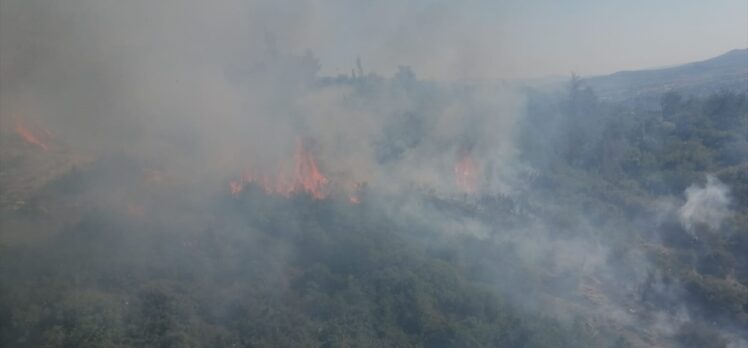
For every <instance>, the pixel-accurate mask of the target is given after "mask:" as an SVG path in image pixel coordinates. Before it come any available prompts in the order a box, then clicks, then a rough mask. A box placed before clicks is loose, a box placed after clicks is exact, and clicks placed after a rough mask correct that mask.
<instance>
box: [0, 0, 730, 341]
mask: <svg viewBox="0 0 748 348" xmlns="http://www.w3.org/2000/svg"><path fill="white" fill-rule="evenodd" d="M369 6H371V7H373V10H376V12H377V13H379V14H381V15H378V16H372V18H374V17H376V18H377V19H380V18H388V17H387V16H386V15H384V14H388V13H390V12H397V11H393V10H398V9H401V6H403V5H392V6H391V7H390V6H386V5H369ZM0 7H1V8H2V11H0V130H5V131H8V130H9V129H12V127H13V123H12V122H11V120H13V119H16V118H17V119H22V120H29V121H33V122H35V123H38V124H40V125H43V126H44V127H45V128H50V129H52V130H53V131H54V133H55V138H56V139H58V140H59V143H64V145H65V146H68V147H69V148H70V149H71V151H73V152H75V153H82V154H86V155H89V156H91V157H94V158H101V157H104V158H106V157H107V156H115V155H124V156H123V157H126V158H134V159H136V161H134V162H136V163H148V164H149V165H150V164H156V165H154V167H156V168H158V169H157V170H156V173H157V174H152V173H151V174H147V175H140V174H143V173H141V172H140V171H139V170H138V169H133V168H132V167H135V166H137V165H136V164H133V163H132V162H126V163H125V164H123V165H121V166H120V165H115V166H114V168H105V169H103V170H102V171H101V172H100V173H99V175H100V176H101V177H105V179H102V180H100V182H97V183H95V184H97V186H96V187H95V189H92V190H90V191H89V192H86V198H85V199H83V200H82V201H83V202H84V203H85V204H89V205H91V206H95V207H97V208H101V207H104V208H109V207H126V211H127V212H128V213H129V214H130V215H132V217H133V219H134V220H137V219H142V218H143V216H145V218H148V217H149V216H150V214H152V213H154V211H158V213H159V214H160V216H159V217H158V219H159V222H162V223H164V224H166V223H167V222H168V223H173V221H181V223H180V224H181V225H184V226H190V227H191V228H192V229H193V230H194V229H196V227H194V226H201V225H207V224H213V223H215V220H221V218H222V217H223V216H220V217H219V218H216V217H213V216H209V215H210V213H208V211H210V210H211V209H213V208H212V207H211V206H210V204H209V203H212V202H209V203H206V201H207V200H208V199H207V198H205V197H210V198H212V197H214V196H215V195H221V194H223V195H225V196H227V197H228V196H229V192H230V190H231V189H232V188H233V187H231V186H230V182H232V180H237V179H240V178H241V176H242V175H243V174H244V173H246V172H248V171H249V172H256V171H260V172H262V173H264V175H265V176H268V177H270V176H273V175H276V173H280V172H282V171H283V169H284V168H288V167H289V166H290V167H292V166H293V165H294V164H293V161H294V157H295V156H296V155H297V153H298V151H299V149H298V144H303V146H304V149H303V153H304V154H305V155H307V154H308V155H309V156H313V158H314V160H315V162H314V163H315V171H316V165H317V164H318V165H319V170H320V171H321V173H322V174H324V175H325V181H324V182H325V183H327V182H328V181H327V180H328V179H329V185H331V186H340V187H346V188H349V187H366V188H367V190H369V191H371V192H372V194H370V195H368V196H366V197H364V198H363V199H360V198H358V197H357V198H356V199H357V200H358V199H360V200H361V201H363V203H362V204H361V205H362V206H365V208H364V209H370V210H372V211H378V210H380V209H381V210H383V211H385V212H386V214H385V216H387V217H388V218H389V219H391V220H392V221H395V222H396V223H397V224H399V225H400V226H402V227H403V228H402V230H406V231H411V233H412V234H413V235H414V236H415V237H413V239H415V240H417V241H418V242H420V243H422V244H423V245H428V246H429V247H433V248H434V249H439V248H444V249H449V250H454V249H456V250H457V251H456V253H457V255H458V256H456V258H458V259H461V262H464V263H466V264H469V265H471V266H474V268H473V269H475V270H476V271H475V273H476V274H475V275H474V276H476V277H483V278H487V279H488V281H487V282H488V283H490V284H492V285H493V286H495V287H496V288H498V289H499V290H500V291H502V292H503V293H504V294H506V295H507V296H509V297H510V298H511V299H513V300H515V301H516V302H517V303H518V304H519V305H520V306H522V307H527V308H530V309H532V310H537V311H543V312H546V313H552V314H553V315H555V316H558V317H561V318H563V319H568V320H571V319H572V318H571V317H572V316H573V315H571V314H570V313H579V312H583V313H587V312H592V313H594V314H595V315H596V316H600V317H603V318H605V319H608V320H611V321H613V322H616V323H619V324H621V325H630V326H644V325H643V324H637V320H639V319H641V318H640V317H638V316H637V315H636V314H633V312H632V307H633V306H630V305H628V302H627V301H629V300H630V298H632V297H636V296H638V291H639V287H641V285H642V284H643V283H644V282H645V278H646V274H648V272H649V271H650V270H651V267H652V266H651V265H650V264H649V262H648V260H646V257H645V256H643V255H642V254H643V252H642V250H639V249H637V248H631V249H627V250H623V251H621V250H615V249H614V247H615V246H613V245H611V244H614V243H613V242H611V241H610V240H606V238H607V236H611V235H613V236H616V235H618V236H620V235H633V232H632V231H628V230H625V229H624V228H622V227H620V226H622V225H624V223H620V220H621V219H620V218H619V217H614V218H610V219H609V220H610V221H603V222H599V221H595V222H592V220H594V219H592V218H591V217H590V216H588V214H586V213H579V212H581V211H585V209H586V207H583V206H581V204H580V205H579V206H568V205H567V202H565V201H564V200H563V198H562V197H560V196H562V195H563V194H569V193H566V192H562V193H561V194H557V193H556V192H542V193H535V194H533V193H530V192H528V191H530V190H529V187H530V186H532V184H533V183H532V180H533V179H534V177H535V176H536V175H527V173H528V172H529V170H528V169H527V167H526V166H527V165H526V164H524V163H521V162H520V161H519V159H518V150H517V142H518V140H519V139H517V137H518V134H519V133H520V132H519V131H518V123H519V122H518V121H519V120H520V117H521V114H522V110H523V105H524V102H525V98H524V96H523V95H522V94H521V93H520V92H519V91H517V90H516V89H513V88H511V87H508V86H504V85H502V84H482V85H480V84H471V85H465V84H461V83H446V82H438V81H433V80H427V79H421V78H419V75H418V69H419V67H420V65H419V66H416V67H415V68H414V69H412V68H409V67H407V66H400V67H399V69H398V70H397V71H396V72H395V73H394V74H393V75H391V76H380V75H377V74H376V73H373V72H370V73H368V74H366V75H363V76H361V75H362V74H361V71H359V74H358V75H359V76H355V77H354V76H348V75H342V76H336V77H330V76H323V74H322V73H321V71H326V72H329V71H330V70H331V69H330V68H327V67H326V65H325V64H327V63H328V62H326V61H321V60H320V59H318V58H317V56H316V55H315V51H318V50H322V51H323V52H322V56H326V55H329V54H331V53H329V52H326V51H324V50H325V49H329V48H330V45H331V43H330V40H333V39H331V38H330V37H331V36H334V37H335V38H334V40H342V39H341V38H340V37H338V36H339V35H342V34H340V32H341V31H344V30H341V29H340V28H330V27H329V26H330V25H331V24H329V23H334V22H335V21H336V20H337V19H335V20H333V19H332V18H333V17H336V16H338V17H340V15H341V14H345V13H349V12H351V11H359V10H361V9H360V8H359V7H356V6H350V5H347V4H340V3H336V4H333V5H330V4H321V3H319V2H316V1H301V2H290V1H239V0H222V1H218V2H210V3H207V2H197V1H176V0H167V1H158V2H152V1H146V0H135V1H128V2H123V1H115V0H103V1H101V0H71V1H66V2H60V1H53V0H7V1H3V2H2V3H0ZM336 7H340V8H336ZM364 7H365V6H364ZM450 9H452V7H451V6H447V7H446V8H428V9H426V10H423V11H422V12H421V11H415V10H414V11H415V12H416V14H415V17H416V18H419V19H420V20H419V21H413V22H409V23H407V24H403V25H401V26H399V27H397V29H395V30H394V31H393V32H392V33H391V37H389V38H387V39H385V40H383V42H385V43H386V44H385V45H382V48H384V49H382V50H381V51H378V52H376V55H377V57H378V58H380V61H387V62H391V63H392V66H395V65H396V64H397V65H399V64H401V63H402V62H400V61H399V58H400V57H403V56H404V57H406V58H409V59H411V60H413V61H417V62H424V65H425V69H426V70H429V71H431V72H433V71H434V70H438V68H437V67H439V66H449V67H451V69H453V70H454V71H448V72H444V73H445V74H443V75H457V76H461V77H464V76H475V75H476V74H478V75H479V73H480V71H476V70H479V69H480V68H479V67H477V66H474V65H471V64H469V63H470V62H472V61H476V60H477V61H480V60H482V59H486V58H485V57H476V55H475V54H472V52H473V50H471V49H468V50H465V51H462V50H459V49H455V46H453V45H446V44H445V45H438V44H430V45H427V44H424V45H423V46H421V45H413V44H412V43H413V42H417V41H419V40H420V41H429V42H441V40H446V41H450V40H451V41H456V40H458V39H459V38H460V37H461V36H460V35H456V34H454V33H452V34H451V35H447V37H446V38H445V37H444V35H440V32H439V31H438V30H436V28H437V27H439V26H440V23H441V21H440V20H439V19H440V18H441V19H443V18H444V17H447V16H452V12H451V11H450ZM410 10H412V9H410ZM458 17H459V16H458ZM347 20H349V21H350V19H347ZM382 20H383V21H384V22H385V23H386V22H388V20H386V19H382ZM459 20H460V21H462V20H464V19H459ZM392 21H400V22H403V21H404V20H403V19H402V18H399V19H397V20H392ZM321 23H322V24H321ZM388 24H390V23H388ZM361 25H362V26H364V27H366V26H371V25H375V24H374V23H363V24H361ZM377 25H381V23H380V24H377ZM423 25H425V26H426V27H427V28H433V29H434V30H433V31H432V30H426V31H424V30H423V29H420V28H421V27H422V26H423ZM423 32H428V36H427V37H426V39H427V40H422V39H421V38H420V37H419V33H423ZM355 39H356V40H365V39H366V38H355ZM347 40H352V38H347ZM461 46H465V47H467V48H470V47H472V44H471V43H470V42H465V43H463V44H461ZM446 51H462V52H461V54H460V55H458V56H457V57H453V56H449V55H447V54H444V52H446ZM434 53H437V54H436V55H437V57H436V58H435V59H434V60H441V61H436V62H434V61H431V60H430V59H428V58H430V56H431V55H433V54H434ZM362 59H363V62H364V65H365V64H366V59H367V56H366V55H363V57H362ZM405 60H406V63H407V60H408V59H405ZM444 61H447V62H444ZM350 63H351V66H353V64H354V57H351V61H350ZM499 64H505V63H501V62H500V63H499ZM359 70H362V69H359ZM454 72H456V73H454ZM59 143H58V144H57V145H55V144H51V145H46V144H45V145H44V146H45V147H49V151H50V152H55V146H61V144H59ZM138 161H142V162H138ZM149 170H150V169H149ZM128 171H132V172H135V173H137V174H134V175H133V176H138V175H140V176H147V177H154V178H157V179H153V180H151V181H154V182H150V181H148V180H150V179H146V181H147V183H146V184H145V185H143V184H142V183H140V182H138V183H135V181H136V180H132V178H130V179H128V180H129V181H128V180H122V176H123V172H128ZM149 173H150V172H149ZM533 173H534V172H533ZM163 182H171V184H173V185H174V187H178V188H179V190H184V191H188V192H186V193H184V192H183V193H179V194H172V193H165V192H162V191H160V189H159V187H162V186H164V185H163ZM172 188H173V187H168V188H167V189H172ZM164 191H165V190H164ZM541 191H542V190H541ZM580 191H581V189H580ZM374 193H376V194H374ZM685 194H686V199H687V201H686V202H685V204H684V205H683V206H682V207H680V208H679V209H678V218H679V220H680V222H681V223H682V224H683V226H684V227H685V228H686V229H687V230H688V231H691V230H693V229H695V228H697V227H698V226H701V225H704V226H708V227H709V228H710V229H712V230H716V229H719V227H720V224H721V222H722V221H723V220H724V219H725V218H726V217H727V216H728V215H729V209H728V207H729V203H730V199H729V189H728V188H727V186H725V185H724V184H722V183H721V182H720V181H719V180H718V179H716V178H714V177H712V176H709V177H707V183H706V185H705V186H703V187H702V186H698V185H693V186H691V187H689V188H688V189H687V190H686V192H685ZM321 196H323V195H320V197H321ZM424 197H426V198H424ZM497 197H498V198H497ZM197 202H199V203H197ZM185 207H187V208H185ZM589 215H592V214H589ZM617 219H618V220H617ZM643 219H644V220H647V221H648V219H646V218H643ZM601 220H606V219H601ZM648 222H649V221H648ZM221 224H223V225H222V226H223V227H222V228H224V229H225V230H230V231H231V232H233V231H234V230H236V231H240V232H242V233H245V232H246V235H250V236H253V235H254V234H255V232H254V231H244V230H242V228H243V227H241V223H240V222H233V221H228V222H227V221H221ZM235 225H236V226H235ZM654 225H657V224H656V223H655V224H654ZM237 226H239V227H237ZM603 231H604V233H603ZM194 233H196V234H197V233H198V232H194ZM227 235H230V233H227ZM239 235H242V236H244V238H250V239H251V238H254V237H247V236H245V235H244V234H239ZM465 238H470V239H474V240H477V241H478V244H480V245H478V246H473V247H463V246H462V243H463V242H464V239H465ZM250 244H251V243H250ZM461 248H464V249H461ZM472 248H474V249H472ZM276 249H278V251H277V252H268V253H269V254H270V253H272V254H274V256H275V259H274V260H273V262H271V264H272V265H274V268H278V269H281V268H282V267H283V266H281V265H282V264H283V263H284V262H285V260H286V259H287V258H289V254H291V253H292V251H290V250H287V246H285V245H280V246H277V248H276ZM278 273H280V271H278ZM279 278H283V277H282V276H279ZM279 282H283V279H281V280H279ZM549 298H550V300H549ZM570 308H572V309H573V310H569V309H570ZM579 308H582V309H581V310H579ZM639 310H640V308H638V307H637V308H636V311H637V313H638V311H639ZM673 318H675V320H673ZM688 320H690V318H689V317H688V313H687V312H685V311H684V310H680V309H679V310H678V312H677V313H675V314H671V313H665V312H659V313H657V314H655V315H654V319H653V322H654V324H653V325H654V326H655V330H657V331H658V332H662V334H663V335H672V334H674V333H675V332H676V331H677V326H680V325H681V324H683V323H684V322H686V321H688ZM637 329H640V330H643V329H642V328H641V327H638V328H637Z"/></svg>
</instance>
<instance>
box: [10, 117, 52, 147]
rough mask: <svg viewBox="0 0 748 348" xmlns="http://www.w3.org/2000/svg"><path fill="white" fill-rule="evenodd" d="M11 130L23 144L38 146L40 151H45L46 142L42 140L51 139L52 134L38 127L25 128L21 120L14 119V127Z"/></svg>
mask: <svg viewBox="0 0 748 348" xmlns="http://www.w3.org/2000/svg"><path fill="white" fill-rule="evenodd" d="M13 130H14V131H15V132H16V134H18V136H20V137H21V139H23V140H24V141H25V142H27V143H29V144H32V145H35V146H38V147H39V148H40V149H42V150H44V151H47V150H49V146H47V144H46V141H44V140H42V139H49V138H51V137H52V133H51V132H50V131H48V130H46V129H44V128H42V127H40V126H27V125H26V124H25V123H24V122H23V121H21V119H19V118H16V119H15V125H14V128H13Z"/></svg>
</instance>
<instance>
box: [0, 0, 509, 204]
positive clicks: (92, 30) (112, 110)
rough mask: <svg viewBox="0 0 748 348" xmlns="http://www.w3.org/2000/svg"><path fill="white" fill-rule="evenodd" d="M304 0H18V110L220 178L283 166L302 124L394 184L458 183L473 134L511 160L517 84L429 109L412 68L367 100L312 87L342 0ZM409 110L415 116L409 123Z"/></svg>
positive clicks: (107, 144)
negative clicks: (393, 154) (313, 28)
mask: <svg viewBox="0 0 748 348" xmlns="http://www.w3.org/2000/svg"><path fill="white" fill-rule="evenodd" d="M290 5H291V4H280V3H275V2H263V1H253V2H243V1H232V0H227V1H221V2H219V3H216V4H203V3H199V2H186V3H185V2H159V3H150V2H137V1H136V2H128V3H122V2H115V1H104V2H100V1H88V0H77V1H74V2H72V3H71V2H68V3H65V4H62V3H58V2H47V1H43V0H34V1H17V2H16V1H8V2H4V3H3V11H2V12H3V20H2V23H3V24H2V25H3V28H2V29H3V30H2V31H1V32H2V34H0V35H2V41H1V42H2V43H1V44H2V49H1V50H0V52H1V53H0V54H2V62H3V67H2V81H3V82H2V83H3V86H2V91H3V93H2V96H1V97H2V103H0V104H2V105H3V107H2V110H1V111H2V112H1V114H2V119H3V120H4V122H3V123H4V124H6V125H7V124H10V122H6V120H11V119H12V118H14V117H18V118H22V119H31V120H36V121H39V123H41V124H43V125H45V126H46V127H47V128H50V129H53V130H54V131H55V132H56V133H57V134H58V135H59V138H60V139H62V140H64V142H65V143H67V144H69V145H70V146H72V147H73V148H74V149H75V150H76V151H81V152H86V153H90V154H92V155H96V156H98V155H101V154H104V153H128V154H131V155H135V156H138V157H146V158H149V159H151V160H154V161H158V162H160V163H163V164H164V165H167V166H173V168H174V169H175V171H179V172H182V173H187V172H189V173H190V174H191V175H198V174H201V175H204V176H205V177H210V178H216V177H220V176H224V177H225V176H231V175H236V174H237V173H240V172H241V171H242V170H243V169H245V167H246V166H252V167H253V168H254V167H260V168H264V169H265V170H267V171H268V172H274V171H277V168H279V167H282V166H283V165H284V162H287V161H288V160H289V159H290V158H292V156H293V152H294V148H295V144H296V142H297V139H311V140H312V142H313V143H314V145H313V147H315V148H314V149H313V151H314V152H315V155H316V156H318V157H319V161H321V162H322V164H323V166H324V167H325V169H326V171H328V172H330V173H343V174H341V175H344V176H348V177H352V178H354V179H355V180H358V181H365V182H367V183H369V184H375V185H376V184H380V185H382V186H385V187H390V188H392V189H397V188H398V187H400V185H401V184H402V183H404V182H408V183H409V184H419V185H428V186H437V187H441V188H444V189H451V190H454V187H452V186H454V183H453V181H454V180H453V176H454V169H453V166H454V162H455V161H457V160H458V159H457V157H458V152H459V151H461V150H460V149H465V148H467V149H469V150H470V151H474V152H475V153H476V155H480V157H483V158H491V159H492V161H493V162H492V163H491V167H492V168H491V172H490V173H489V174H490V175H492V176H495V175H505V176H506V175H507V173H508V172H509V171H510V167H509V166H507V165H501V163H502V162H503V161H506V160H509V159H511V158H512V156H513V147H512V143H513V140H514V139H513V138H512V134H514V132H513V129H514V120H515V118H516V115H517V114H518V109H519V105H520V102H521V98H519V97H518V96H517V95H516V94H515V93H513V92H510V91H508V90H507V89H503V90H502V89H501V88H486V90H485V91H481V90H476V91H463V92H460V91H453V90H449V89H448V88H446V87H445V86H435V88H436V89H439V90H442V92H440V93H441V94H443V95H444V97H445V99H444V100H443V101H440V102H439V104H440V106H438V107H437V108H431V109H429V110H427V111H426V110H425V108H424V106H425V105H429V104H430V103H431V102H432V101H430V100H419V98H420V97H419V96H418V93H420V92H418V91H416V90H412V89H411V90H409V87H408V83H409V82H408V79H411V80H412V79H415V78H416V75H414V74H413V73H412V71H411V70H409V69H406V70H401V73H398V77H397V78H396V79H395V80H393V81H394V83H395V84H398V85H399V89H394V90H395V92H388V90H392V88H390V87H391V85H390V84H387V85H386V86H385V85H382V86H379V87H374V89H375V90H378V92H380V93H381V95H380V97H379V98H371V97H370V96H366V98H367V99H368V101H367V104H366V105H358V104H357V103H356V94H357V92H356V91H355V90H354V88H353V87H351V86H338V87H330V88H321V89H320V88H312V84H314V83H315V78H317V77H319V74H318V71H319V70H320V67H321V65H320V64H324V62H319V61H318V60H317V59H316V58H315V57H314V56H313V53H311V51H309V49H315V48H316V47H317V46H324V44H323V42H324V40H323V39H322V36H324V35H323V33H316V34H315V33H313V32H312V33H310V32H309V30H308V29H309V27H308V26H306V25H307V24H309V23H310V22H314V23H317V22H318V21H320V19H319V18H316V17H315V16H316V15H319V13H320V12H325V11H322V8H326V7H327V6H324V5H321V4H313V3H312V2H309V3H305V2H302V3H295V4H294V6H290ZM332 12H335V11H332ZM315 35H316V36H315ZM318 36H319V37H318ZM353 63H354V62H353V61H352V62H351V65H352V66H353ZM452 94H453V95H454V96H453V95H452ZM403 115H408V116H407V117H410V119H411V120H412V121H413V122H411V124H405V125H402V124H398V122H401V119H402V117H401V116H403ZM388 130H397V131H399V132H400V134H399V135H397V134H396V135H395V137H397V136H401V137H405V138H409V140H408V139H406V140H405V142H406V145H405V147H407V149H406V148H402V149H398V150H397V151H398V154H397V156H398V160H397V161H389V163H386V165H385V166H382V164H383V161H382V150H381V149H379V150H378V149H377V144H378V143H383V142H388V141H391V140H392V139H388V138H386V137H387V135H385V136H384V137H383V136H382V135H381V134H382V133H383V132H387V131H388ZM396 140H397V139H396ZM408 141H411V143H407V142H408ZM462 151H464V150H462ZM385 152H386V150H385ZM480 166H481V169H483V166H484V164H481V165H480ZM502 168H503V170H500V169H502ZM483 174H484V173H481V176H484V175H483ZM484 181H485V182H484V184H487V185H488V184H490V185H493V186H495V187H496V188H497V189H498V188H500V187H503V189H507V188H508V185H506V184H501V182H499V181H497V180H484ZM502 185H503V186H502Z"/></svg>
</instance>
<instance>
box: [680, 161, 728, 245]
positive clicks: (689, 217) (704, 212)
mask: <svg viewBox="0 0 748 348" xmlns="http://www.w3.org/2000/svg"><path fill="white" fill-rule="evenodd" d="M729 193H730V188H729V187H727V185H725V184H723V183H722V182H721V181H719V179H717V178H716V177H714V176H712V175H707V177H706V185H705V186H699V185H696V184H694V185H691V186H690V187H689V188H687V189H686V191H685V194H686V203H685V204H683V206H681V207H680V209H678V218H679V219H680V222H681V224H683V227H684V228H685V229H686V230H688V231H689V232H690V231H693V229H694V228H696V227H697V226H699V225H703V226H707V227H709V229H711V230H717V229H719V227H720V225H721V224H722V221H723V220H724V219H725V218H726V217H727V216H728V215H729V214H730V209H729V206H730V195H729Z"/></svg>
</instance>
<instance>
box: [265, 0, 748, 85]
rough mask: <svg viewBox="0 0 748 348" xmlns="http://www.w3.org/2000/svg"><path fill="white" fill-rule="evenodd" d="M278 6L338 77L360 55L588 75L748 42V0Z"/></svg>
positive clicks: (457, 67) (443, 74)
mask: <svg viewBox="0 0 748 348" xmlns="http://www.w3.org/2000/svg"><path fill="white" fill-rule="evenodd" d="M285 5H289V4H288V3H286V4H285ZM277 11H281V12H283V14H284V15H287V16H295V18H297V19H298V23H297V24H298V26H299V27H298V30H296V31H293V32H290V35H292V36H294V37H293V38H291V39H290V41H295V42H297V43H298V45H299V47H296V48H297V49H302V48H303V46H304V45H306V46H307V47H306V48H309V49H311V50H312V51H313V52H314V53H315V54H316V55H317V56H319V57H320V59H321V61H322V66H323V72H325V73H331V74H335V73H343V72H349V71H350V69H351V68H352V67H353V65H354V61H355V58H356V56H361V58H362V61H363V63H364V68H365V69H367V70H376V71H378V72H382V73H385V74H389V73H391V72H392V71H394V70H395V69H396V68H397V66H398V65H412V66H414V67H415V68H416V72H417V73H418V74H419V75H421V76H427V77H434V78H480V77H490V78H521V77H540V76H545V75H552V74H568V73H569V71H575V72H577V73H580V74H582V75H591V74H602V73H610V72H614V71H618V70H629V69H640V68H647V67H658V66H663V65H673V64H678V63H685V62H690V61H695V60H701V59H706V58H710V57H712V56H716V55H719V54H722V53H724V52H726V51H729V50H731V49H735V48H745V47H748V1H746V0H710V1H705V0H656V1H655V0H648V1H647V0H626V1H619V0H615V1H599V0H566V1H558V0H533V1H522V0H500V1H490V0H483V1H426V0H417V1H408V2H406V1H399V0H392V1H370V2H358V3H357V4H355V5H352V4H351V2H347V1H322V0H320V1H311V2H309V3H306V5H305V6H299V7H297V8H295V9H290V10H289V9H282V10H280V9H277ZM296 11H298V12H296ZM269 27H270V28H272V27H273V26H272V24H271V25H269Z"/></svg>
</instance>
